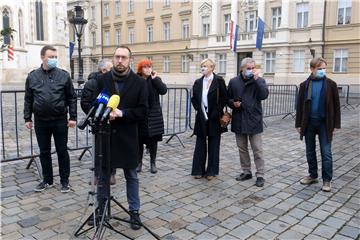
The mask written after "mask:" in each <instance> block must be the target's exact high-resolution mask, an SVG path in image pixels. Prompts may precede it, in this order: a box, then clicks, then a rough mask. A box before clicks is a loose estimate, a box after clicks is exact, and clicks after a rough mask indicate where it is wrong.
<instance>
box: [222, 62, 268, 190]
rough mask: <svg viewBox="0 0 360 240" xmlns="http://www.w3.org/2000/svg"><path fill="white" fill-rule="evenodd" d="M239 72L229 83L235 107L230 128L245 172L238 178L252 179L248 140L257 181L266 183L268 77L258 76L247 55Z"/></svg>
mask: <svg viewBox="0 0 360 240" xmlns="http://www.w3.org/2000/svg"><path fill="white" fill-rule="evenodd" d="M240 68H241V71H240V75H239V76H237V77H235V78H233V79H231V80H230V82H229V86H228V97H229V102H228V105H229V107H230V108H232V110H233V111H232V121H231V131H232V132H234V133H235V136H236V143H237V146H238V148H239V155H240V164H241V169H242V173H241V174H240V176H238V177H237V178H236V180H237V181H244V180H247V179H251V178H252V173H251V162H250V155H249V151H248V141H250V144H251V148H252V150H253V153H254V162H255V166H256V183H255V185H256V186H258V187H262V186H264V183H265V180H264V159H263V154H262V136H261V135H262V134H261V133H262V132H263V117H262V107H261V101H262V100H265V99H266V98H267V97H268V95H269V91H268V88H267V86H266V82H265V79H263V78H261V77H259V76H258V73H259V71H258V70H256V69H255V60H254V59H252V58H244V59H243V60H242V61H241V67H240Z"/></svg>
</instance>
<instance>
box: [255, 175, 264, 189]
mask: <svg viewBox="0 0 360 240" xmlns="http://www.w3.org/2000/svg"><path fill="white" fill-rule="evenodd" d="M264 183H265V179H264V178H263V177H258V178H256V182H255V185H256V186H257V187H263V186H264Z"/></svg>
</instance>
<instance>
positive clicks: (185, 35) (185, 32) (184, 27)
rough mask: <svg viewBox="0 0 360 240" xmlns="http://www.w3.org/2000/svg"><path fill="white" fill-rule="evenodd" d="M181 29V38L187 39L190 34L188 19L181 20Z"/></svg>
mask: <svg viewBox="0 0 360 240" xmlns="http://www.w3.org/2000/svg"><path fill="white" fill-rule="evenodd" d="M181 25H182V31H181V38H182V39H188V38H189V37H190V36H189V35H190V30H189V29H190V26H189V20H183V21H182V23H181Z"/></svg>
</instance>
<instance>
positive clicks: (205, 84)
mask: <svg viewBox="0 0 360 240" xmlns="http://www.w3.org/2000/svg"><path fill="white" fill-rule="evenodd" d="M213 79H214V74H213V73H211V75H210V76H209V77H206V76H204V78H203V88H202V95H201V97H202V103H201V109H202V111H203V113H204V116H205V119H206V120H208V116H207V113H208V97H207V95H208V92H209V88H210V85H211V83H212V80H213Z"/></svg>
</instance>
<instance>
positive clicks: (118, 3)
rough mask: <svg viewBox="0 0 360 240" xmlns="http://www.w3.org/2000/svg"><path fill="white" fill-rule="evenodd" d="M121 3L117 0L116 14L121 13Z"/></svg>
mask: <svg viewBox="0 0 360 240" xmlns="http://www.w3.org/2000/svg"><path fill="white" fill-rule="evenodd" d="M120 7H121V4H120V1H115V16H120V15H121V8H120Z"/></svg>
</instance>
